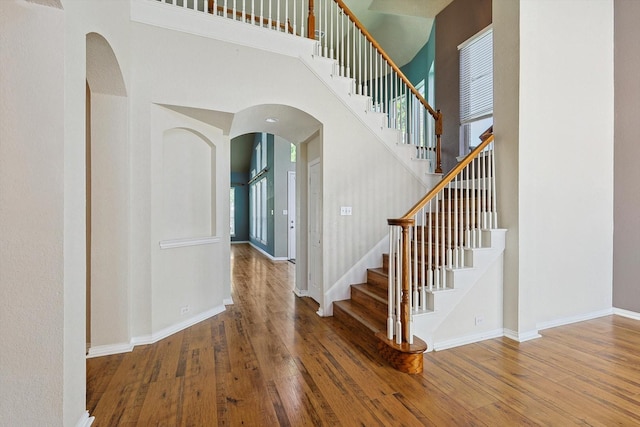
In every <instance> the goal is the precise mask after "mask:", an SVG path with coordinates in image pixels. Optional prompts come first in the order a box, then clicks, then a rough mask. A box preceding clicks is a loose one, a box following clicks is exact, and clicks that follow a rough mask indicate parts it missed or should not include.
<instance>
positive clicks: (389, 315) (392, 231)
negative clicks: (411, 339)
mask: <svg viewBox="0 0 640 427" xmlns="http://www.w3.org/2000/svg"><path fill="white" fill-rule="evenodd" d="M396 228H397V227H393V226H389V258H388V259H387V265H388V273H389V274H388V278H387V286H388V289H387V339H389V340H392V339H393V323H394V322H393V285H394V279H395V270H394V268H393V267H394V260H395V258H396V254H395V252H394V251H393V249H394V244H393V243H394V242H395V235H396V233H395V230H396Z"/></svg>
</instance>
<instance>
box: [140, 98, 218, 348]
mask: <svg viewBox="0 0 640 427" xmlns="http://www.w3.org/2000/svg"><path fill="white" fill-rule="evenodd" d="M150 129H151V135H150V148H151V150H150V153H149V155H150V156H151V171H150V173H151V177H152V191H151V194H150V197H151V242H150V247H151V268H152V282H151V293H150V295H149V296H148V298H149V299H148V303H149V304H150V305H151V313H152V328H151V330H150V331H149V332H147V333H151V334H152V336H157V335H158V334H160V336H162V335H164V333H163V331H168V330H171V328H172V327H173V326H175V325H177V324H180V323H182V322H186V321H188V320H189V319H192V318H194V317H197V316H200V315H203V314H206V313H216V312H220V311H222V310H224V299H225V298H228V297H229V296H230V292H229V278H230V270H229V268H230V267H229V258H230V252H229V251H230V236H229V226H228V224H229V186H230V181H229V180H230V173H229V167H230V154H229V137H228V136H224V135H222V132H221V131H220V130H219V129H216V128H214V127H213V126H210V125H207V124H205V123H203V122H201V121H198V120H194V119H192V118H190V117H187V116H184V115H182V114H180V113H176V112H174V111H171V110H169V109H166V108H164V107H160V106H155V105H152V106H151V122H150ZM195 156H198V157H200V159H198V160H196V159H195V158H194V157H195ZM187 163H188V164H189V165H187ZM207 193H208V194H207ZM194 238H195V239H200V238H215V239H211V241H209V242H207V243H206V244H199V243H201V242H199V241H191V243H190V244H188V246H181V247H171V248H166V249H162V248H161V247H160V243H161V242H165V243H166V242H167V241H169V242H171V241H174V242H175V241H176V240H178V241H182V240H184V239H187V240H188V239H194ZM194 243H196V244H194ZM185 307H187V312H183V308H185Z"/></svg>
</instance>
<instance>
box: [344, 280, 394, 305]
mask: <svg viewBox="0 0 640 427" xmlns="http://www.w3.org/2000/svg"><path fill="white" fill-rule="evenodd" d="M351 287H352V288H358V289H360V290H361V291H363V292H366V293H367V294H369V295H370V296H371V297H373V298H375V299H377V300H378V301H380V302H383V303H385V304H386V303H387V296H388V293H387V290H386V289H383V288H381V287H380V286H376V285H372V284H370V283H360V284H357V285H351Z"/></svg>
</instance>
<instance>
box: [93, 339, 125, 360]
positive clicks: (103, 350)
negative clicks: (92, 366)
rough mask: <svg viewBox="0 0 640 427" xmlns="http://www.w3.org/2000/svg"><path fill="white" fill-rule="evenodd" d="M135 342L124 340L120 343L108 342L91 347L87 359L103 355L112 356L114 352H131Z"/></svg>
mask: <svg viewBox="0 0 640 427" xmlns="http://www.w3.org/2000/svg"><path fill="white" fill-rule="evenodd" d="M134 345H135V344H133V343H132V342H123V343H119V344H107V345H98V346H95V347H91V348H90V349H89V352H88V353H87V359H91V358H93V357H101V356H111V355H112V354H120V353H129V352H130V351H132V350H133V347H134Z"/></svg>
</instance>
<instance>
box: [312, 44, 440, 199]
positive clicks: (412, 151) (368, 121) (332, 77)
mask: <svg viewBox="0 0 640 427" xmlns="http://www.w3.org/2000/svg"><path fill="white" fill-rule="evenodd" d="M300 59H301V61H302V63H303V64H305V66H307V67H308V68H309V70H310V71H311V72H312V73H314V74H315V75H316V76H317V77H318V79H319V80H320V81H322V82H324V84H325V85H326V86H327V87H328V88H329V89H330V90H331V91H332V92H333V93H334V94H335V95H336V97H337V98H338V99H339V100H340V101H341V102H342V103H343V104H344V105H346V106H347V107H348V108H349V109H350V110H351V111H353V113H354V115H355V116H356V117H357V118H358V119H359V120H360V121H361V122H362V123H363V124H364V125H365V126H367V127H368V128H370V129H371V130H372V132H373V134H374V135H375V136H376V137H377V138H378V139H379V140H380V141H381V142H383V143H384V144H385V146H386V147H387V148H389V150H390V151H391V152H392V154H393V155H394V156H395V157H396V158H397V159H399V160H400V161H401V162H402V164H403V165H404V166H405V167H406V168H407V169H408V170H409V171H410V172H411V173H412V174H413V175H414V176H415V177H416V178H418V179H419V180H420V182H422V183H424V184H425V185H426V187H427V188H428V189H430V188H433V186H435V185H436V184H437V183H438V182H439V181H440V179H441V178H442V174H436V173H431V172H430V167H432V165H433V162H432V161H431V160H428V159H419V158H417V151H416V147H415V146H414V145H411V144H405V143H403V141H402V133H401V132H399V131H398V130H396V129H392V128H389V127H388V126H387V124H386V119H387V116H386V114H384V113H379V112H376V111H372V110H371V103H372V99H371V97H370V96H365V95H359V94H357V93H356V92H355V80H354V79H353V78H351V77H344V76H341V75H340V73H339V70H338V68H339V65H338V62H337V61H336V60H335V59H332V58H326V57H323V56H320V55H316V54H313V55H300Z"/></svg>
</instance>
